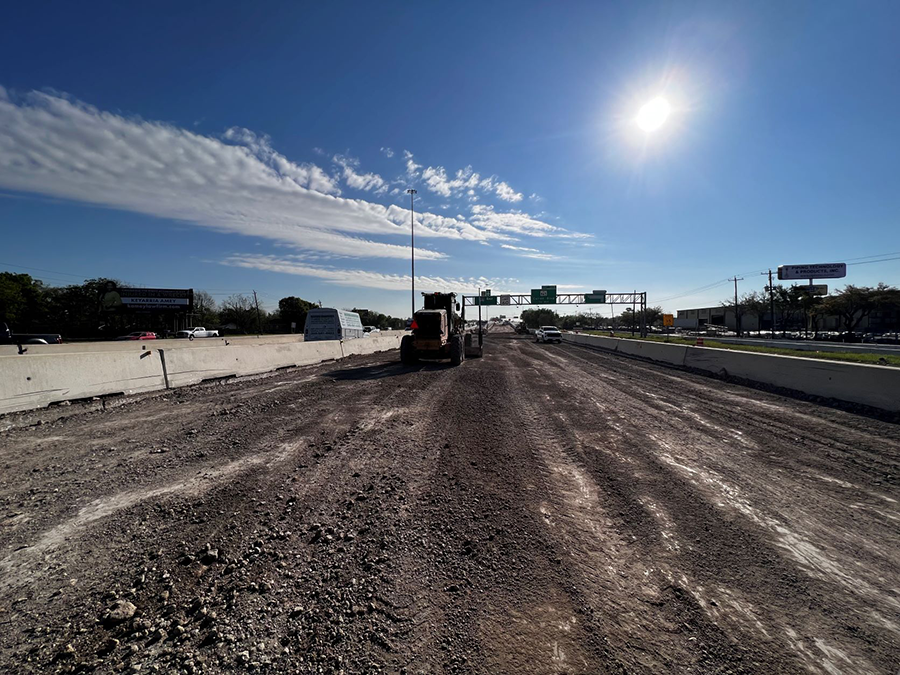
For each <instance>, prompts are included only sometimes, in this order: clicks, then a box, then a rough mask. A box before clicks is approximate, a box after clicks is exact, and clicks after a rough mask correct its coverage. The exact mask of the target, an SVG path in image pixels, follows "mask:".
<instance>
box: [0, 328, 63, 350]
mask: <svg viewBox="0 0 900 675" xmlns="http://www.w3.org/2000/svg"><path fill="white" fill-rule="evenodd" d="M0 326H2V328H0V344H4V345H61V344H62V336H61V335H60V334H59V333H13V332H12V329H11V328H10V327H9V326H7V325H6V324H5V323H2V324H0Z"/></svg>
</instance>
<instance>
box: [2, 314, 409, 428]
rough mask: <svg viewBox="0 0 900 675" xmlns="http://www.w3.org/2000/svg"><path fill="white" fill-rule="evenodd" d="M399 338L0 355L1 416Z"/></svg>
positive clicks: (263, 368) (253, 370)
mask: <svg viewBox="0 0 900 675" xmlns="http://www.w3.org/2000/svg"><path fill="white" fill-rule="evenodd" d="M403 335H404V333H403V332H402V331H396V334H390V335H379V336H376V337H366V338H359V339H357V340H347V341H339V340H323V341H319V342H276V343H266V344H247V342H243V343H238V344H234V343H229V344H228V345H227V346H226V345H224V344H220V345H215V346H207V347H202V346H200V347H192V348H190V349H181V348H178V349H170V348H165V347H163V348H159V347H156V345H153V346H148V348H145V349H141V348H140V346H135V347H134V348H132V349H127V350H125V349H117V350H115V351H83V352H75V353H40V354H32V353H27V354H22V355H19V354H15V355H5V356H0V414H4V413H10V412H18V411H22V410H32V409H34V408H42V407H45V406H48V405H50V404H53V403H60V402H63V401H73V400H78V399H86V398H93V397H96V396H109V395H112V394H136V393H142V392H147V391H155V390H160V389H173V388H176V387H183V386H186V385H190V384H196V383H198V382H202V381H203V380H208V379H215V378H221V377H229V376H238V375H256V374H260V373H266V372H269V371H273V370H277V369H279V368H286V367H291V366H303V365H310V364H313V363H321V362H323V361H329V360H337V359H341V358H344V357H347V356H351V355H354V354H373V353H375V352H381V351H387V350H390V349H397V348H398V347H400V340H401V339H402V337H403Z"/></svg>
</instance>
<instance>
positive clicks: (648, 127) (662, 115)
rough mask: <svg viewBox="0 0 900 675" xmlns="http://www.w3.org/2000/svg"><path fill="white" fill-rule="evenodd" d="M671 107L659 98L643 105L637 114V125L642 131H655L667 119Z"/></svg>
mask: <svg viewBox="0 0 900 675" xmlns="http://www.w3.org/2000/svg"><path fill="white" fill-rule="evenodd" d="M671 111H672V106H670V105H669V102H668V101H667V100H666V99H664V98H662V97H661V96H659V97H657V98H655V99H653V100H652V101H650V102H649V103H645V104H644V105H643V107H641V109H640V110H639V111H638V114H637V120H636V121H637V125H638V126H639V127H640V128H641V129H643V130H644V131H648V132H649V131H656V130H657V129H659V128H660V127H661V126H662V125H663V124H665V122H666V119H667V118H668V117H669V113H670V112H671Z"/></svg>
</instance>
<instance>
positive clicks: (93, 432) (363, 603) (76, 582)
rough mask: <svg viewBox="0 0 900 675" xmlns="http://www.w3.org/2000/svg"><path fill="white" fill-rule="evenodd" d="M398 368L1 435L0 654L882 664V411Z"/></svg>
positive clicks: (646, 379) (312, 377) (19, 660)
mask: <svg viewBox="0 0 900 675" xmlns="http://www.w3.org/2000/svg"><path fill="white" fill-rule="evenodd" d="M396 360H397V359H396V354H390V353H389V354H378V355H374V356H371V357H363V358H356V359H350V360H348V361H346V362H342V363H330V364H322V365H319V366H315V367H308V368H298V369H293V370H289V371H285V372H283V373H279V374H277V375H273V376H270V377H264V378H255V379H248V380H244V381H234V382H228V383H218V384H209V385H203V386H198V387H192V388H185V389H179V390H175V391H171V392H166V393H164V394H160V395H154V396H145V397H139V398H135V399H133V401H131V402H126V403H125V404H123V405H121V406H119V407H116V408H113V409H109V410H106V411H94V412H84V413H83V414H74V415H71V416H69V417H68V418H66V419H59V420H56V416H55V415H54V413H53V412H52V411H48V412H47V413H46V415H45V419H46V420H47V421H46V422H45V423H44V424H41V425H40V426H31V427H25V428H14V429H11V430H8V431H6V432H3V433H2V434H0V672H8V673H19V672H21V673H38V672H55V671H62V672H70V671H71V672H76V671H77V672H90V671H94V672H138V671H139V672H142V673H143V672H164V673H169V672H187V673H214V672H223V671H238V672H243V671H247V670H254V671H256V672H274V673H281V672H299V673H306V672H335V671H341V670H343V671H344V672H348V673H355V672H360V673H362V672H365V673H368V672H378V671H383V672H410V673H414V672H441V671H460V672H508V673H564V672H565V673H603V672H617V673H618V672H647V673H650V672H653V673H657V672H703V673H706V672H735V673H739V672H760V673H762V672H765V673H770V672H791V673H793V672H803V671H810V672H821V673H840V672H844V673H860V672H873V673H893V672H896V671H897V669H898V665H900V647H898V645H900V536H898V532H900V488H898V483H900V467H898V464H900V428H898V426H897V425H893V424H889V423H886V422H879V421H875V420H872V419H869V418H866V417H860V416H856V415H853V414H850V413H847V412H842V411H838V410H832V409H829V408H825V407H821V406H817V405H814V404H811V403H805V402H802V401H797V400H793V399H787V398H782V397H779V396H776V395H772V394H767V393H763V392H759V391H756V390H752V389H746V388H743V387H740V386H736V385H729V384H723V383H721V382H717V381H714V380H711V379H707V378H703V377H699V376H694V375H691V374H688V373H684V372H680V371H676V370H670V369H665V368H663V367H660V366H656V365H652V364H647V363H642V362H637V361H633V360H626V359H623V358H621V357H618V356H615V355H607V354H602V353H596V352H592V351H589V350H585V349H582V348H579V347H577V346H570V345H537V344H534V343H533V342H531V341H530V340H528V339H523V338H518V337H514V336H503V335H497V336H492V337H491V339H490V342H489V343H487V346H486V352H485V358H484V359H481V360H469V361H466V362H465V363H464V364H463V365H462V367H460V368H449V367H444V366H440V365H437V366H436V365H423V366H419V367H414V368H413V367H404V366H401V365H400V364H399V363H397V362H396ZM110 610H112V611H110Z"/></svg>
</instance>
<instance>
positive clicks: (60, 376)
mask: <svg viewBox="0 0 900 675" xmlns="http://www.w3.org/2000/svg"><path fill="white" fill-rule="evenodd" d="M165 386H166V383H165V378H164V377H163V369H162V363H161V355H160V354H159V352H158V351H155V350H150V351H145V352H143V353H139V352H118V353H117V352H98V353H93V354H92V353H84V354H65V355H62V354H57V355H35V356H30V355H29V356H0V414H2V413H8V412H15V411H18V410H30V409H32V408H41V407H44V406H47V405H50V404H51V403H56V402H59V401H68V400H72V399H80V398H91V397H93V396H105V395H109V394H118V393H122V394H136V393H139V392H144V391H153V390H156V389H164V388H165Z"/></svg>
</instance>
